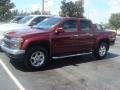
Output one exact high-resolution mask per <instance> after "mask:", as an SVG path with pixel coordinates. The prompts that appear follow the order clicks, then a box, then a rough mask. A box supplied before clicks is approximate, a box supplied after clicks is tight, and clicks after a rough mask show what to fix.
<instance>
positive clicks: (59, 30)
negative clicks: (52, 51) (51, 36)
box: [55, 28, 64, 34]
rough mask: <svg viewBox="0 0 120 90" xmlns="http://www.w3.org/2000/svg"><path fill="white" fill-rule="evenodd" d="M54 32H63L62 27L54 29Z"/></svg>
mask: <svg viewBox="0 0 120 90" xmlns="http://www.w3.org/2000/svg"><path fill="white" fill-rule="evenodd" d="M55 33H56V34H59V33H64V29H63V28H58V29H56V30H55Z"/></svg>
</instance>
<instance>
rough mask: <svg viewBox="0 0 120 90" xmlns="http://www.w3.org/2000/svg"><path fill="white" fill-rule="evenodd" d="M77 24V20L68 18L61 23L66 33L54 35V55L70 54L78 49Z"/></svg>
mask: <svg viewBox="0 0 120 90" xmlns="http://www.w3.org/2000/svg"><path fill="white" fill-rule="evenodd" d="M77 25H78V24H77V20H67V21H65V22H63V23H62V24H61V25H60V27H62V28H64V33H59V34H54V35H53V39H52V43H53V44H52V45H53V46H52V49H53V50H52V51H54V52H53V53H54V55H58V56H59V55H68V54H72V53H75V52H76V51H78V42H79V38H78V29H77Z"/></svg>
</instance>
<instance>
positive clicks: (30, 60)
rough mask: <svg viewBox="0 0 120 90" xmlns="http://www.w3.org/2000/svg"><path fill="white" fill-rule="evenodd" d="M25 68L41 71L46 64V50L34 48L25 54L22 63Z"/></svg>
mask: <svg viewBox="0 0 120 90" xmlns="http://www.w3.org/2000/svg"><path fill="white" fill-rule="evenodd" d="M24 63H25V66H26V67H27V68H28V69H34V70H38V69H42V68H44V67H45V66H46V65H47V63H48V53H47V50H46V49H44V48H42V47H39V46H37V47H36V46H35V47H33V48H31V49H30V50H28V51H27V52H26V60H25V61H24Z"/></svg>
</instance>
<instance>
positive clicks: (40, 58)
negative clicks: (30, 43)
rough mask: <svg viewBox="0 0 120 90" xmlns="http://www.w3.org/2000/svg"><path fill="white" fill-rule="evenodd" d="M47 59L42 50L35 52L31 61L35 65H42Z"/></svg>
mask: <svg viewBox="0 0 120 90" xmlns="http://www.w3.org/2000/svg"><path fill="white" fill-rule="evenodd" d="M44 61H45V55H44V53H43V52H41V51H37V52H34V53H33V54H32V55H31V58H30V62H31V64H32V65H33V66H34V67H40V66H41V65H43V63H44Z"/></svg>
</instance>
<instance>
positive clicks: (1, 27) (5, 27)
mask: <svg viewBox="0 0 120 90" xmlns="http://www.w3.org/2000/svg"><path fill="white" fill-rule="evenodd" d="M28 28H30V27H29V26H27V25H23V24H17V23H7V24H0V32H2V33H3V32H8V31H11V30H16V29H18V30H19V29H28Z"/></svg>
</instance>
